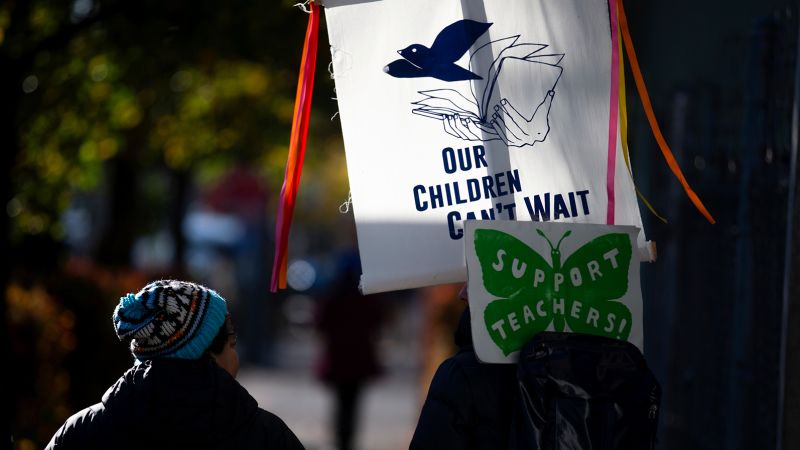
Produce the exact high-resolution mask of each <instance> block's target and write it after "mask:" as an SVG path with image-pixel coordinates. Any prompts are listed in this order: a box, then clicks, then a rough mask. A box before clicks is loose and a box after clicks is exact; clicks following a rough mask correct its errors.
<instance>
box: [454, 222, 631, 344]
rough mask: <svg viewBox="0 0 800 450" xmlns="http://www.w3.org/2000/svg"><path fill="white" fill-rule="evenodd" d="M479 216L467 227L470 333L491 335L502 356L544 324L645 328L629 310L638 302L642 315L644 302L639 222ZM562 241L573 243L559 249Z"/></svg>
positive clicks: (603, 330)
mask: <svg viewBox="0 0 800 450" xmlns="http://www.w3.org/2000/svg"><path fill="white" fill-rule="evenodd" d="M474 224H478V225H475V226H471V227H469V228H470V229H469V233H468V234H467V237H468V241H467V242H469V243H471V245H472V247H473V248H471V249H469V250H468V253H469V254H470V255H471V257H470V255H468V271H469V275H470V284H469V297H470V306H471V308H473V309H472V318H473V325H472V326H473V335H476V336H478V335H483V336H484V337H488V339H487V342H486V343H487V344H488V345H489V346H494V348H495V349H499V350H500V351H501V352H502V358H507V357H509V355H511V354H512V353H514V352H516V351H517V350H519V349H520V348H521V347H522V346H523V345H524V344H525V343H526V342H528V341H529V340H530V339H531V338H532V337H533V336H534V335H535V334H536V333H538V332H540V331H544V330H547V329H553V330H556V331H572V332H576V333H588V334H594V335H600V336H606V337H612V338H617V339H625V340H630V338H631V332H632V330H633V329H634V326H635V325H637V327H636V328H637V330H640V327H639V326H638V324H637V323H635V321H637V320H640V319H639V317H635V316H634V314H633V313H632V311H631V306H635V307H634V309H635V310H636V312H637V314H636V316H639V315H640V310H641V307H640V305H641V292H640V289H639V282H638V262H639V261H638V259H636V260H635V261H634V263H635V264H631V262H632V260H633V246H632V245H631V242H632V237H634V236H636V234H635V233H636V231H635V230H636V229H635V228H634V227H613V226H606V225H588V224H573V223H570V224H565V223H547V224H542V223H538V222H527V223H526V222H494V223H492V222H488V221H487V222H482V221H475V222H474ZM474 224H473V225H474ZM498 228H501V229H498ZM502 228H506V230H503V229H502ZM508 228H511V229H512V230H508ZM520 229H522V230H523V231H520ZM515 234H516V235H519V236H526V237H527V239H528V241H529V242H530V241H533V243H534V245H533V246H532V245H529V244H526V243H525V242H523V241H522V240H521V239H519V238H518V237H516V236H515ZM634 239H635V238H634ZM537 240H538V242H537ZM534 247H535V248H534ZM562 248H569V249H571V251H569V252H563V253H562ZM537 249H538V250H537ZM544 249H548V250H549V251H545V252H543V251H542V250H544ZM470 250H472V251H474V252H472V251H470ZM470 259H472V263H473V264H470ZM476 269H479V270H476ZM632 269H633V270H632ZM475 272H479V273H475ZM476 275H479V276H476ZM632 275H635V278H634V279H633V280H631V278H632V277H631V276H632ZM632 284H633V285H634V286H633V287H635V289H633V291H635V292H631V291H632V289H631V287H632V286H631V285H632ZM473 297H474V300H475V301H473ZM622 299H624V300H625V302H623V301H620V300H622ZM476 302H477V303H479V304H477V305H473V303H476ZM626 302H627V303H634V304H635V305H629V304H626ZM476 331H479V333H476ZM637 334H640V333H637ZM477 347H479V345H478V344H477V342H476V348H477ZM478 352H479V356H481V355H480V353H481V352H480V349H478ZM495 353H496V352H495ZM482 359H484V358H482ZM489 359H495V358H489ZM484 360H485V359H484Z"/></svg>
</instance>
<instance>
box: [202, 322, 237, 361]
mask: <svg viewBox="0 0 800 450" xmlns="http://www.w3.org/2000/svg"><path fill="white" fill-rule="evenodd" d="M234 334H236V332H235V331H234V329H233V322H232V321H231V315H230V314H228V315H227V316H225V322H223V323H222V326H220V327H219V331H217V335H216V336H214V339H213V340H212V341H211V344H209V346H208V349H206V354H208V353H214V354H219V353H222V351H223V350H224V349H225V345H226V344H227V343H228V338H229V337H230V336H233V335H234Z"/></svg>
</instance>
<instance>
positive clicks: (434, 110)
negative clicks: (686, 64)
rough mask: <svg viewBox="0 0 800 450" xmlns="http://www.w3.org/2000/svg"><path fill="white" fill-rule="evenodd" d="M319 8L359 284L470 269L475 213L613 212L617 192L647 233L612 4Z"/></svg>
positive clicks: (483, 1) (400, 0)
mask: <svg viewBox="0 0 800 450" xmlns="http://www.w3.org/2000/svg"><path fill="white" fill-rule="evenodd" d="M324 6H325V15H326V21H327V28H328V33H329V38H330V44H331V55H332V61H333V73H334V78H335V83H336V97H337V99H338V104H339V113H340V114H339V117H340V118H341V123H342V132H343V136H344V143H345V151H346V157H347V167H348V174H349V179H350V189H351V192H352V199H353V210H354V214H355V219H356V227H357V232H358V241H359V251H360V255H361V261H362V267H363V271H364V273H363V275H362V280H361V283H362V290H363V292H364V293H372V292H379V291H387V290H394V289H405V288H412V287H419V286H425V285H432V284H439V283H446V282H456V281H464V280H466V270H465V265H464V227H463V221H464V220H468V219H485V220H522V221H540V222H544V221H556V222H582V223H607V221H608V217H607V216H608V214H607V213H608V211H609V200H613V201H612V203H613V207H612V209H611V211H612V214H610V216H611V218H612V219H613V223H616V224H622V225H633V226H636V227H638V228H639V229H641V226H642V224H641V217H640V215H639V207H638V205H637V202H636V194H635V191H634V188H633V184H632V181H631V178H630V176H629V174H628V172H627V169H626V167H625V162H624V161H623V156H622V152H621V151H617V147H618V146H620V139H617V137H618V133H619V131H618V128H617V126H616V123H617V122H616V118H617V117H616V114H617V113H616V111H617V110H616V108H609V105H610V104H612V105H613V104H614V103H615V102H616V101H617V99H616V98H615V96H614V95H613V94H614V92H615V91H614V92H611V91H613V89H610V86H611V87H613V86H614V84H615V83H616V80H614V81H613V82H612V78H613V75H612V72H613V71H612V68H613V67H615V64H614V63H613V62H612V41H611V37H610V31H609V30H610V29H611V23H610V19H609V4H608V2H607V1H606V0H530V1H525V2H522V1H508V0H459V1H456V0H440V1H428V0H380V1H370V0H326V1H325V2H324ZM612 111H613V113H612ZM609 130H617V131H616V133H615V132H614V131H612V132H611V133H609ZM610 134H611V136H609V135H610ZM610 137H611V138H614V139H610ZM611 143H613V144H611ZM609 150H611V151H609ZM609 155H611V157H610V158H611V159H610V160H609ZM609 179H611V180H612V181H613V180H615V184H614V182H612V184H611V187H609V185H608V184H607V182H608V180H609ZM610 194H611V195H610ZM637 238H638V240H639V242H640V244H643V243H644V235H643V233H640V235H639V236H638V237H637Z"/></svg>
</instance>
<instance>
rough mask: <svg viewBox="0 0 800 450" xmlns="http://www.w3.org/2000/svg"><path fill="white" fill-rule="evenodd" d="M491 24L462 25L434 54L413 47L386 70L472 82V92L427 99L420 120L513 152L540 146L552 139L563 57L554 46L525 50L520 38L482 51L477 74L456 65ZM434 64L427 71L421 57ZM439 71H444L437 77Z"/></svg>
mask: <svg viewBox="0 0 800 450" xmlns="http://www.w3.org/2000/svg"><path fill="white" fill-rule="evenodd" d="M491 25H492V24H491V23H481V22H476V21H472V20H461V21H458V22H455V23H453V24H450V25H448V26H447V27H445V28H444V29H443V30H442V31H441V32H440V33H439V35H438V36H437V37H436V39H435V40H434V42H433V44H432V45H431V48H430V49H428V48H427V47H424V46H422V45H420V44H413V45H411V46H409V47H407V48H406V49H403V50H399V51H398V53H399V54H400V56H402V57H403V59H398V60H396V61H394V62H392V63H390V64H389V65H387V66H386V67H385V68H384V71H385V72H386V73H387V74H389V75H391V76H394V77H398V78H410V77H423V76H429V77H433V78H436V79H439V80H442V81H445V82H454V81H462V80H469V81H470V84H471V86H470V92H469V93H466V94H465V93H464V92H462V91H459V90H457V89H449V88H447V89H444V88H443V89H433V90H426V91H419V94H421V95H422V98H421V99H419V100H417V101H415V102H412V112H413V113H414V114H418V115H420V116H424V117H428V118H431V119H435V120H440V121H441V122H442V126H443V128H444V131H445V132H446V133H447V134H449V135H451V136H454V137H457V138H460V139H465V140H468V141H490V140H498V139H499V140H502V141H503V142H504V143H505V144H506V145H508V146H509V147H525V146H533V145H534V144H536V143H537V142H543V141H544V140H545V139H546V138H547V134H548V133H549V131H550V119H549V115H550V108H551V107H552V104H553V99H554V98H555V94H556V85H557V84H558V80H559V79H560V78H561V73H562V71H563V68H562V67H561V66H560V65H559V64H560V62H561V60H562V59H563V58H564V54H563V53H552V52H551V51H548V50H547V49H548V47H549V46H548V45H546V44H533V43H519V40H520V35H515V36H510V37H506V38H502V39H498V40H494V41H491V42H489V43H488V44H484V45H482V46H480V47H478V48H477V49H476V50H475V51H474V52H473V53H472V55H471V57H470V59H469V68H468V69H463V68H461V67H458V66H456V65H455V64H454V62H455V61H456V60H457V59H459V58H460V57H461V56H462V55H463V54H464V53H465V52H466V51H467V50H468V49H469V47H470V46H472V44H473V43H474V42H475V41H476V40H477V38H478V37H479V36H480V35H481V34H483V33H484V32H485V31H486V30H488V29H489V27H490V26H491ZM420 53H423V54H424V55H425V56H426V59H425V60H424V64H420V62H421V61H422V60H421V59H420V57H419V55H420ZM436 64H439V65H440V66H439V67H443V68H444V69H436V68H435V66H436Z"/></svg>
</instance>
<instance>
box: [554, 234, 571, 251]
mask: <svg viewBox="0 0 800 450" xmlns="http://www.w3.org/2000/svg"><path fill="white" fill-rule="evenodd" d="M570 234H572V230H567V232H566V233H564V235H563V236H561V239H559V240H558V244H556V250H558V248H559V247H561V241H563V240H564V238H565V237H567V236H569V235H570ZM550 246H551V247H552V245H550Z"/></svg>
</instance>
